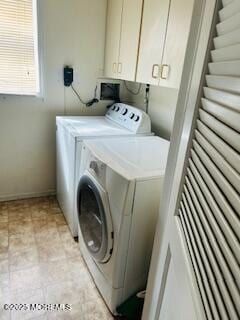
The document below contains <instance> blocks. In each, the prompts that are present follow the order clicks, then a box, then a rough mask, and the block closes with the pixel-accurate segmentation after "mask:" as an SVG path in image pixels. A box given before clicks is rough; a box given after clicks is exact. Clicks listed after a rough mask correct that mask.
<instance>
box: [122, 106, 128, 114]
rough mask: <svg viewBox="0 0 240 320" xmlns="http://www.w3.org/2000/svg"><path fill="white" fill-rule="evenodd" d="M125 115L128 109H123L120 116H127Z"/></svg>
mask: <svg viewBox="0 0 240 320" xmlns="http://www.w3.org/2000/svg"><path fill="white" fill-rule="evenodd" d="M127 113H128V109H127V108H125V109H123V111H122V115H123V116H125V114H127Z"/></svg>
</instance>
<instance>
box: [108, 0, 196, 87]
mask: <svg viewBox="0 0 240 320" xmlns="http://www.w3.org/2000/svg"><path fill="white" fill-rule="evenodd" d="M143 2H144V5H143ZM194 2H195V0H182V1H179V0H144V1H143V0H108V18H107V36H106V54H105V76H106V77H110V78H116V79H122V80H129V81H137V82H140V83H148V84H152V85H159V86H165V87H169V88H179V86H180V82H181V77H182V71H183V65H184V60H185V53H186V48H187V43H188V38H189V34H190V27H191V21H192V15H193V6H194Z"/></svg>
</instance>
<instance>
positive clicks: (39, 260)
mask: <svg viewBox="0 0 240 320" xmlns="http://www.w3.org/2000/svg"><path fill="white" fill-rule="evenodd" d="M25 303H26V304H30V303H33V304H34V303H37V304H51V303H52V304H54V303H55V304H56V303H57V304H59V303H62V304H71V311H62V312H60V311H45V310H40V311H14V310H12V311H5V310H4V308H3V306H4V304H25ZM9 319H12V320H15V319H16V320H25V319H38V320H43V319H44V320H45V319H59V320H61V319H64V320H65V319H66V320H67V319H74V320H75V319H76V320H99V319H100V320H110V319H113V318H112V316H111V315H110V313H109V312H108V310H107V308H106V306H105V304H104V303H103V301H102V299H101V297H100V295H99V293H98V291H97V290H96V287H95V285H94V283H93V281H92V279H91V277H90V275H89V273H88V271H87V269H86V266H85V264H84V262H83V260H82V258H81V255H80V252H79V249H78V244H77V243H76V242H75V241H74V240H73V239H72V237H71V234H70V232H69V229H68V227H67V225H66V221H65V219H64V216H63V215H62V213H61V211H60V209H59V207H58V204H57V202H56V199H55V198H54V197H45V198H37V199H28V200H18V201H12V202H5V203H0V320H9Z"/></svg>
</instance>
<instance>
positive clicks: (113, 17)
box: [105, 0, 123, 78]
mask: <svg viewBox="0 0 240 320" xmlns="http://www.w3.org/2000/svg"><path fill="white" fill-rule="evenodd" d="M122 9H123V0H108V9H107V33H106V48H105V76H106V77H109V78H116V77H117V69H118V57H119V46H120V37H121V24H122Z"/></svg>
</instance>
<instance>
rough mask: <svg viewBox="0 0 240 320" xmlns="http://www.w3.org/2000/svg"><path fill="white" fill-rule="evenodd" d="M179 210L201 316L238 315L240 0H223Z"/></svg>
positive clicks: (228, 316)
mask: <svg viewBox="0 0 240 320" xmlns="http://www.w3.org/2000/svg"><path fill="white" fill-rule="evenodd" d="M219 20H220V21H219V23H218V24H217V36H216V37H215V38H214V50H212V51H211V61H210V63H209V68H208V74H207V75H206V87H205V88H204V95H203V97H202V99H201V105H200V107H199V116H198V119H197V123H196V128H195V134H194V138H193V141H192V147H191V151H190V158H189V164H188V168H187V173H186V176H185V183H184V187H183V192H182V197H181V203H180V208H179V216H180V220H181V223H182V227H183V230H184V234H185V238H186V241H187V245H188V250H189V253H190V256H191V261H192V265H193V268H194V271H195V275H196V279H197V282H198V287H199V290H200V294H201V298H202V302H203V305H204V309H205V313H206V318H207V319H209V320H210V319H219V320H220V319H221V320H225V319H240V267H239V266H240V195H239V194H240V1H239V0H223V8H222V9H221V10H220V12H219Z"/></svg>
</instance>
